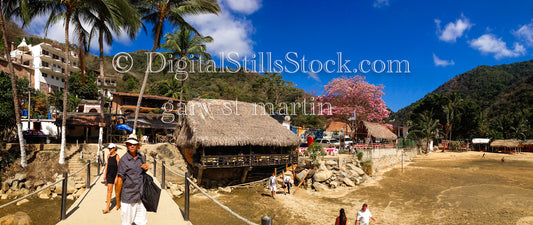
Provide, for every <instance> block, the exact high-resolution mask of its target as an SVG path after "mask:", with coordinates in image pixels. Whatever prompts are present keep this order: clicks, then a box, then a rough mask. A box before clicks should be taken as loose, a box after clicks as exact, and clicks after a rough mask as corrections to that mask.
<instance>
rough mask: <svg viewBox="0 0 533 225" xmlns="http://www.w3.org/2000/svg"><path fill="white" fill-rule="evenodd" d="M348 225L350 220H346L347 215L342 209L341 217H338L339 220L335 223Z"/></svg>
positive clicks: (336, 224)
mask: <svg viewBox="0 0 533 225" xmlns="http://www.w3.org/2000/svg"><path fill="white" fill-rule="evenodd" d="M346 224H348V218H346V213H344V209H342V208H341V210H340V212H339V216H338V217H337V220H336V221H335V225H346Z"/></svg>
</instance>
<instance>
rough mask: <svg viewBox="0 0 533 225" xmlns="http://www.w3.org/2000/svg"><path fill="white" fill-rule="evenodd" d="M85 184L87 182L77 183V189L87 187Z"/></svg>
mask: <svg viewBox="0 0 533 225" xmlns="http://www.w3.org/2000/svg"><path fill="white" fill-rule="evenodd" d="M85 185H86V184H76V185H75V186H74V187H75V188H76V189H80V188H85Z"/></svg>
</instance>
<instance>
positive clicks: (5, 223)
mask: <svg viewBox="0 0 533 225" xmlns="http://www.w3.org/2000/svg"><path fill="white" fill-rule="evenodd" d="M0 224H2V225H30V224H32V222H31V218H30V216H29V215H28V214H26V213H24V212H16V213H15V214H9V215H7V216H4V217H2V218H0Z"/></svg>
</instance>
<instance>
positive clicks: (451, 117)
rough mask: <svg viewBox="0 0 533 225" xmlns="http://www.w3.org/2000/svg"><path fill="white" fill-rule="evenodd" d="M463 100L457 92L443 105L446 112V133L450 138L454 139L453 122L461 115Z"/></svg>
mask: <svg viewBox="0 0 533 225" xmlns="http://www.w3.org/2000/svg"><path fill="white" fill-rule="evenodd" d="M462 102H463V99H462V98H460V97H459V96H458V95H457V94H455V93H454V94H452V95H451V96H450V97H449V102H448V104H446V105H445V106H443V110H444V113H446V125H445V129H446V133H447V135H448V140H449V141H451V140H452V128H453V123H454V121H455V119H456V118H457V117H458V116H459V114H460V112H459V110H460V109H461V104H462Z"/></svg>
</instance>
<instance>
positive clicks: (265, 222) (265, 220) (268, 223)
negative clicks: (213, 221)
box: [145, 157, 272, 225]
mask: <svg viewBox="0 0 533 225" xmlns="http://www.w3.org/2000/svg"><path fill="white" fill-rule="evenodd" d="M145 158H146V157H145ZM156 165H157V162H156V160H155V159H154V177H155V176H156ZM166 170H168V171H169V172H171V173H172V174H174V175H177V176H179V177H182V178H184V180H185V193H184V195H185V209H184V211H183V219H185V220H186V221H190V219H189V211H190V186H191V185H192V186H193V187H194V188H196V189H197V190H198V191H200V193H202V194H203V195H205V196H206V197H207V198H209V199H210V200H211V201H213V202H214V203H215V204H217V205H218V206H219V207H221V208H222V209H224V210H226V211H227V212H228V213H229V214H231V215H232V216H234V217H236V218H237V219H239V220H241V221H243V222H244V223H246V224H250V225H258V224H257V223H254V222H251V221H250V220H248V219H246V218H244V217H243V216H241V215H239V214H237V213H235V212H234V211H233V210H231V209H230V208H229V207H227V206H225V205H223V204H222V203H220V202H219V201H217V200H216V199H215V198H213V197H212V196H210V195H209V194H207V192H205V191H204V190H203V189H202V188H200V187H199V186H198V184H196V183H195V182H194V181H193V180H191V178H190V174H189V173H188V172H186V173H185V174H180V173H177V172H175V171H173V170H172V169H170V168H168V167H167V166H166V165H165V161H162V162H161V189H166V185H165V178H166V173H165V171H166ZM267 179H268V178H267ZM256 182H264V180H261V181H256ZM261 225H272V218H271V217H269V216H263V217H262V218H261Z"/></svg>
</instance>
